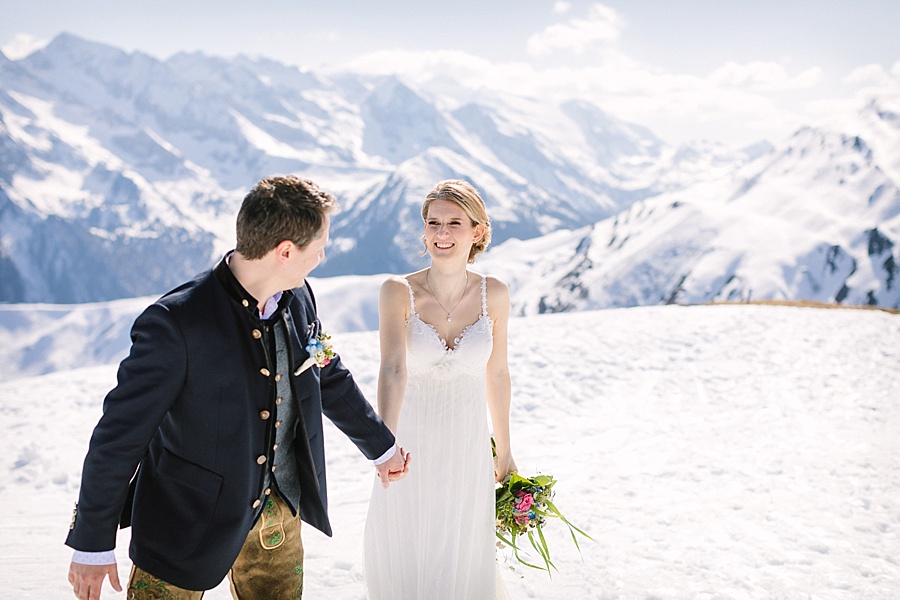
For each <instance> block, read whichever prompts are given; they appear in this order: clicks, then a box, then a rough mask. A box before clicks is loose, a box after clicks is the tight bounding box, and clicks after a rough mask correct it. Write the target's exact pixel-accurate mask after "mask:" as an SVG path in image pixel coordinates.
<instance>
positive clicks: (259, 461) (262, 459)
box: [256, 454, 266, 465]
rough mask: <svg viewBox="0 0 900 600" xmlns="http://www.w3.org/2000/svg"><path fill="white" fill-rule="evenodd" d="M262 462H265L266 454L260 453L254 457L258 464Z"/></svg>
mask: <svg viewBox="0 0 900 600" xmlns="http://www.w3.org/2000/svg"><path fill="white" fill-rule="evenodd" d="M264 462H266V456H265V455H264V454H262V455H260V457H259V458H257V459H256V463H257V464H260V465H261V464H263V463H264Z"/></svg>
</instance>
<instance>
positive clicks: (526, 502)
mask: <svg viewBox="0 0 900 600" xmlns="http://www.w3.org/2000/svg"><path fill="white" fill-rule="evenodd" d="M516 497H517V498H518V499H519V501H518V502H516V510H517V511H519V512H522V513H524V512H528V511H529V510H531V505H532V504H534V496H532V495H531V494H526V493H525V492H519V493H518V494H517V495H516Z"/></svg>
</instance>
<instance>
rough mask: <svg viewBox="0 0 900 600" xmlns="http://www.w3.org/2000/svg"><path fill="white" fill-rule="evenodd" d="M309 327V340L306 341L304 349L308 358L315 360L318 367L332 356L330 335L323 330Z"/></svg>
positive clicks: (329, 360)
mask: <svg viewBox="0 0 900 600" xmlns="http://www.w3.org/2000/svg"><path fill="white" fill-rule="evenodd" d="M316 329H317V328H314V327H311V329H310V336H309V341H308V342H307V343H306V351H307V352H308V353H309V356H310V358H312V359H313V360H314V361H315V362H316V366H317V367H319V368H320V369H321V368H322V367H324V366H326V365H327V364H328V363H330V362H331V359H332V358H334V356H335V354H334V347H333V346H332V344H331V336H330V335H328V334H327V333H325V332H324V331H318V332H317V330H316Z"/></svg>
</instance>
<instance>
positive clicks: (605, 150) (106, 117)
mask: <svg viewBox="0 0 900 600" xmlns="http://www.w3.org/2000/svg"><path fill="white" fill-rule="evenodd" d="M471 97H473V96H472V95H471V94H470V99H468V100H466V101H465V102H456V103H451V102H448V99H447V98H446V97H439V96H437V95H434V94H429V93H428V92H427V90H417V89H415V88H413V87H412V86H411V85H409V84H407V83H405V82H403V81H401V80H400V79H398V78H396V77H384V76H381V77H371V76H364V75H359V74H353V73H339V74H329V75H326V74H314V73H310V72H305V71H301V70H299V69H297V68H294V67H290V66H286V65H282V64H279V63H276V62H273V61H270V60H261V59H249V58H246V57H238V58H235V59H222V58H216V57H209V56H205V55H202V54H198V53H192V54H179V55H176V56H174V57H172V58H170V59H168V60H166V61H159V60H156V59H154V58H152V57H149V56H147V55H144V54H142V53H140V52H135V53H126V52H123V51H121V50H119V49H116V48H112V47H109V46H104V45H101V44H96V43H93V42H90V41H86V40H83V39H80V38H78V37H75V36H72V35H69V34H62V35H60V36H58V37H57V38H56V39H54V40H53V41H52V42H51V43H50V44H49V45H48V46H47V47H46V48H44V49H42V50H39V51H37V52H35V53H33V54H31V55H30V56H27V57H25V58H22V59H20V60H15V61H11V60H8V59H5V57H4V60H2V61H0V158H2V161H0V162H2V167H0V228H2V242H0V273H2V275H3V278H2V282H0V301H3V302H20V301H51V302H82V301H92V300H104V299H111V298H120V297H131V296H138V295H145V294H151V293H159V292H162V291H164V290H165V289H167V288H168V287H170V286H172V285H174V284H175V283H177V282H179V281H181V280H183V279H184V278H186V277H190V276H191V275H193V274H194V273H196V272H197V271H198V270H200V269H202V268H205V267H206V266H207V265H208V264H209V263H210V262H211V261H212V260H214V258H215V257H216V256H217V255H219V254H220V253H221V252H222V251H223V250H224V249H225V248H227V247H229V246H230V245H231V243H232V240H233V232H232V227H233V219H234V214H235V212H236V209H237V207H238V205H239V203H240V200H241V198H242V197H243V195H244V194H245V193H246V191H247V190H248V189H249V187H251V186H252V185H253V184H254V183H255V182H256V181H257V180H258V179H259V178H260V177H262V176H265V175H269V174H272V173H288V172H290V173H297V174H301V175H303V176H307V177H310V178H312V179H313V180H315V181H316V182H318V183H319V184H320V185H322V186H323V187H325V188H326V189H329V190H332V191H334V192H335V193H336V194H337V195H338V196H339V198H340V199H341V201H342V204H343V206H344V210H343V212H341V213H340V214H339V215H337V216H336V218H335V222H334V225H335V232H334V233H335V237H336V238H339V239H340V241H341V243H338V244H335V246H334V248H333V249H332V251H331V252H330V255H331V259H332V260H331V261H329V263H327V264H326V265H324V266H323V269H322V274H323V275H329V274H331V275H334V274H349V273H375V272H386V271H392V270H404V269H407V268H411V267H413V266H415V265H416V264H417V263H416V260H417V256H416V254H415V252H413V253H411V254H410V253H408V252H406V250H407V249H408V248H410V247H411V246H415V244H416V243H417V241H416V240H417V238H418V235H417V234H416V233H415V230H417V229H418V227H419V222H420V219H419V218H418V217H417V216H415V211H413V210H412V208H413V207H414V206H415V205H417V204H419V203H420V202H421V200H422V199H423V197H424V193H423V192H425V191H427V189H428V188H429V187H430V186H431V185H433V183H435V182H436V181H437V180H439V179H443V178H448V177H461V178H466V179H469V180H471V181H472V182H473V183H474V184H475V185H476V187H478V188H479V189H481V190H482V191H483V192H484V195H485V197H486V199H487V201H488V202H489V203H490V204H491V208H492V214H493V218H494V220H495V223H496V236H495V240H496V241H497V242H500V241H503V240H504V239H506V238H508V237H512V236H515V237H519V238H527V237H533V236H536V235H540V234H543V233H548V232H550V231H554V230H556V229H558V228H561V227H578V226H582V225H586V224H588V223H592V222H594V221H597V220H598V219H602V218H605V217H608V216H611V215H613V214H616V213H618V212H619V211H621V210H623V209H625V208H627V207H628V206H629V205H630V204H631V203H632V202H634V201H636V200H639V199H642V198H645V197H647V196H649V195H652V194H654V193H656V192H658V191H659V189H662V188H660V187H659V186H667V185H668V184H664V183H659V184H658V183H657V182H664V181H665V179H666V173H665V172H666V171H667V169H665V168H661V171H662V172H659V173H657V174H656V176H655V178H654V177H651V178H649V179H648V178H647V176H646V173H643V172H638V171H637V170H636V169H632V170H629V169H620V170H619V171H616V170H615V169H614V166H615V165H616V164H618V162H619V161H622V160H626V159H627V160H629V161H631V164H636V163H646V164H651V165H654V164H656V163H655V161H656V160H657V158H658V157H661V156H663V152H662V148H663V144H662V143H661V142H660V141H659V140H658V139H657V138H656V137H655V136H653V134H652V133H650V132H649V131H647V130H645V129H643V128H641V127H638V126H634V125H630V124H627V123H623V122H621V121H620V120H617V119H615V118H614V117H612V116H611V115H607V114H605V113H604V112H603V111H602V110H601V109H600V108H598V107H596V106H593V105H591V104H588V103H585V102H569V103H564V104H562V105H558V106H555V105H549V106H548V105H547V104H545V103H540V102H537V101H534V100H528V99H522V98H498V97H496V96H487V95H483V96H482V97H479V98H478V99H477V100H475V101H473V100H471ZM745 158H746V156H745V155H743V154H740V153H739V154H738V155H736V156H735V160H737V161H740V160H745ZM382 204H384V206H381V205H382ZM397 218H401V219H402V220H400V221H397V220H396V219H397ZM393 238H397V239H398V240H399V241H400V242H401V244H400V245H401V249H402V250H403V251H402V252H397V251H394V252H393V254H391V253H385V252H384V249H385V241H386V240H391V239H393Z"/></svg>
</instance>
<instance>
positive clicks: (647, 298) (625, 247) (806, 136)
mask: <svg viewBox="0 0 900 600" xmlns="http://www.w3.org/2000/svg"><path fill="white" fill-rule="evenodd" d="M847 127H848V130H850V131H853V132H854V133H839V132H835V131H831V130H827V129H821V128H812V127H804V128H802V129H800V130H799V131H797V133H796V134H794V135H793V136H792V137H791V138H790V139H789V140H787V141H786V143H785V144H784V145H783V146H781V147H779V148H778V149H777V150H776V151H774V152H771V153H769V154H767V155H766V156H765V157H762V158H760V159H759V160H757V161H754V162H753V163H751V164H749V165H747V166H745V167H743V168H741V169H738V170H736V171H734V173H732V174H731V175H729V176H728V177H724V178H722V179H720V180H717V181H714V182H711V183H707V184H702V185H694V186H691V187H688V188H686V189H683V190H680V191H673V192H666V193H663V194H660V195H658V196H655V197H653V198H649V199H646V200H643V201H640V202H636V203H634V204H633V205H632V206H631V207H629V208H628V209H626V210H624V211H622V212H621V213H619V214H618V215H616V216H615V217H612V218H609V219H606V220H603V221H600V222H598V223H595V224H593V225H589V226H586V227H583V228H578V229H575V230H568V231H558V232H556V233H553V234H551V235H547V236H544V237H542V238H539V239H535V240H528V241H510V242H507V243H506V244H504V245H502V246H500V247H498V248H496V249H495V250H494V251H493V252H492V253H490V255H488V256H486V257H485V259H484V260H483V262H484V266H483V268H484V269H485V270H486V271H488V272H490V273H496V274H498V275H500V276H503V277H505V278H506V279H507V280H508V281H509V283H510V285H511V287H512V289H514V290H515V295H514V298H513V303H514V305H515V306H514V312H515V313H516V314H522V315H525V314H536V313H544V312H566V311H573V310H586V309H594V308H608V307H627V306H639V305H652V304H669V303H679V304H699V303H706V302H724V301H732V302H745V301H750V300H760V299H803V300H813V301H819V302H826V303H842V304H852V305H872V306H880V307H885V308H900V248H898V238H900V189H898V185H897V182H898V181H900V111H898V106H897V104H893V105H891V104H889V103H886V102H871V103H870V104H868V105H867V106H865V107H864V108H863V109H862V110H861V111H860V113H859V115H857V118H856V120H855V123H853V124H852V125H851V124H849V123H848V124H847ZM869 140H871V142H872V143H870V142H869Z"/></svg>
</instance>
